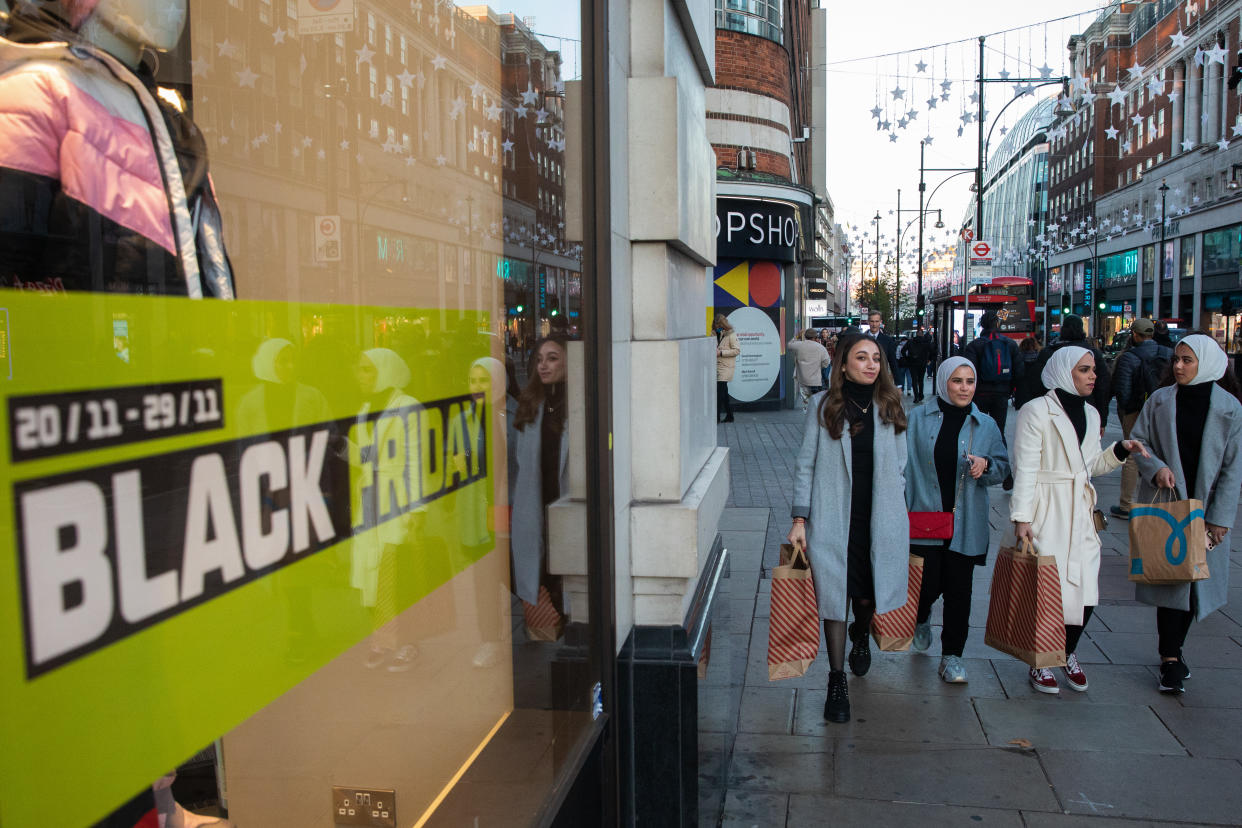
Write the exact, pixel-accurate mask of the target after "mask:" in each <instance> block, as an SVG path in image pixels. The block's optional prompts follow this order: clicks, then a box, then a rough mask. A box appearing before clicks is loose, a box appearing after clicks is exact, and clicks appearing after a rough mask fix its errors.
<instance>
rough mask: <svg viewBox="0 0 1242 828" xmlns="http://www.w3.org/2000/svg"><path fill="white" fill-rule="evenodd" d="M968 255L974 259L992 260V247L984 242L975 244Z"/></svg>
mask: <svg viewBox="0 0 1242 828" xmlns="http://www.w3.org/2000/svg"><path fill="white" fill-rule="evenodd" d="M970 255H971V257H972V258H975V259H990V258H992V245H990V244H988V243H987V242H985V241H981V242H975V243H974V245H973V246H972V247H971V248H970Z"/></svg>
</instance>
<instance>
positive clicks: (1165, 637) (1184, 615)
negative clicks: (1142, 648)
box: [1156, 607, 1195, 661]
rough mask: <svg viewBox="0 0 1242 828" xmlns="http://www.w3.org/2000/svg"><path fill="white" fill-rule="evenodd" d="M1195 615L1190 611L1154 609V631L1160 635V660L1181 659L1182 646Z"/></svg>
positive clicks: (1165, 608) (1164, 608)
mask: <svg viewBox="0 0 1242 828" xmlns="http://www.w3.org/2000/svg"><path fill="white" fill-rule="evenodd" d="M1194 620H1195V614H1194V613H1193V612H1191V611H1190V610H1179V609H1170V608H1169V607H1156V631H1157V632H1158V633H1159V634H1160V658H1162V659H1164V658H1176V659H1177V660H1178V661H1181V659H1182V645H1183V644H1185V643H1186V634H1187V633H1188V632H1190V624H1191V622H1193V621H1194Z"/></svg>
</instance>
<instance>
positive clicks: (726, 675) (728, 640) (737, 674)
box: [699, 627, 750, 687]
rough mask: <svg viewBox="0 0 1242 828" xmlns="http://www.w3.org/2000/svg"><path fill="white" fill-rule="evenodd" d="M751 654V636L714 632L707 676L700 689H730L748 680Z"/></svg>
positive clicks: (700, 683)
mask: <svg viewBox="0 0 1242 828" xmlns="http://www.w3.org/2000/svg"><path fill="white" fill-rule="evenodd" d="M749 652H750V636H749V635H729V634H727V633H723V632H718V631H716V629H715V627H713V630H712V651H711V655H710V656H709V657H708V660H707V675H706V676H705V677H704V678H703V679H701V680H700V681H699V686H700V687H704V686H707V687H728V686H729V685H736V684H742V683H743V682H744V681H745V679H746V657H747V655H748V654H749Z"/></svg>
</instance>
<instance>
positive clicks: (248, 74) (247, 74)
mask: <svg viewBox="0 0 1242 828" xmlns="http://www.w3.org/2000/svg"><path fill="white" fill-rule="evenodd" d="M233 74H235V75H237V83H238V84H239V85H240V86H246V87H250V88H251V89H254V82H255V81H256V80H258V79H259V75H258V74H257V73H256V72H252V71H251V70H250V67H249V66H243V67H242V70H241V71H240V72H234V73H233Z"/></svg>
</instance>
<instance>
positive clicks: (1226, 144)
mask: <svg viewBox="0 0 1242 828" xmlns="http://www.w3.org/2000/svg"><path fill="white" fill-rule="evenodd" d="M1216 146H1218V147H1220V148H1221V149H1222V150H1227V149H1229V139H1228V138H1221V139H1220V140H1219V141H1217V142H1216Z"/></svg>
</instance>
